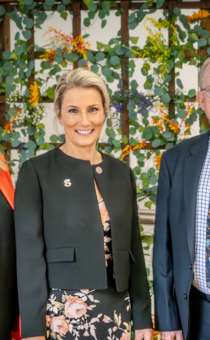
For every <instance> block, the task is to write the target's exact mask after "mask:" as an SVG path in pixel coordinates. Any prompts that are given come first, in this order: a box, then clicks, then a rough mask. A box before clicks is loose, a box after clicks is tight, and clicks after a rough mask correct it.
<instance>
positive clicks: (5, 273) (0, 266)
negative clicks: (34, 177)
mask: <svg viewBox="0 0 210 340" xmlns="http://www.w3.org/2000/svg"><path fill="white" fill-rule="evenodd" d="M13 209H14V186H13V184H12V180H11V176H10V172H9V169H8V166H7V163H6V160H5V158H4V156H3V154H2V153H1V152H0V337H1V338H2V339H4V340H11V336H12V339H19V336H18V335H19V334H18V329H17V326H15V325H14V322H15V323H17V318H18V303H17V285H16V259H15V232H14V214H13ZM14 326H15V328H16V330H15V331H12V329H14Z"/></svg>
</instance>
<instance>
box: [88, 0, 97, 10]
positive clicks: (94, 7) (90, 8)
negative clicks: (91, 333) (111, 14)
mask: <svg viewBox="0 0 210 340" xmlns="http://www.w3.org/2000/svg"><path fill="white" fill-rule="evenodd" d="M87 7H88V9H89V11H91V12H96V11H97V5H96V4H95V3H93V2H91V3H90V4H89V5H88V6H87Z"/></svg>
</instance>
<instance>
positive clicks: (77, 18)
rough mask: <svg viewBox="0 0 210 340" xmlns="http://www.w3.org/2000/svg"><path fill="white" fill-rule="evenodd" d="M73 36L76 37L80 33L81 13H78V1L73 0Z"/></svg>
mask: <svg viewBox="0 0 210 340" xmlns="http://www.w3.org/2000/svg"><path fill="white" fill-rule="evenodd" d="M72 7H73V37H74V38H76V37H77V36H78V35H80V34H81V15H80V3H79V2H76V1H74V2H73V5H72Z"/></svg>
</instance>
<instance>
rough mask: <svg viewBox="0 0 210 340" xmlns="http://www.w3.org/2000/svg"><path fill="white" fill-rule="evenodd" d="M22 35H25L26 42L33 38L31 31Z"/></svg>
mask: <svg viewBox="0 0 210 340" xmlns="http://www.w3.org/2000/svg"><path fill="white" fill-rule="evenodd" d="M22 33H23V36H24V38H25V39H26V40H29V39H30V38H31V36H32V34H31V31H29V30H27V31H23V32H22Z"/></svg>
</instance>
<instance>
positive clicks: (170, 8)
mask: <svg viewBox="0 0 210 340" xmlns="http://www.w3.org/2000/svg"><path fill="white" fill-rule="evenodd" d="M175 7H177V2H176V1H174V0H172V1H168V14H169V20H170V21H171V19H172V16H173V9H174V8H175ZM171 37H172V33H171V32H170V31H168V44H169V47H170V46H171V45H172V41H171ZM170 75H171V80H170V81H169V83H168V88H169V94H170V95H171V94H172V95H174V94H175V68H174V67H173V68H172V69H171V72H170ZM168 110H169V118H170V119H171V118H174V103H173V101H172V100H171V101H170V103H169V108H168Z"/></svg>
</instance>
